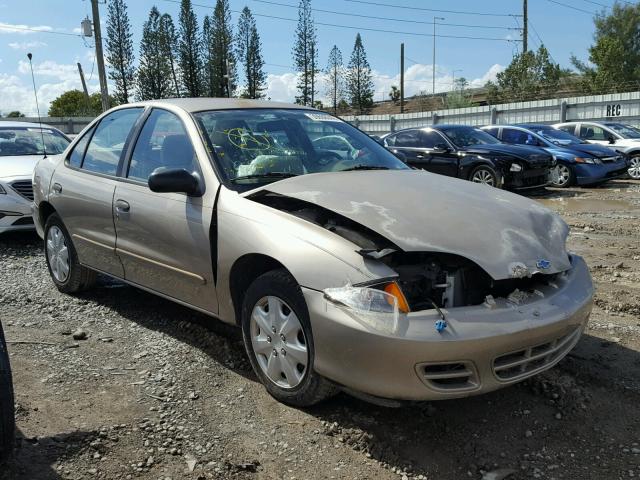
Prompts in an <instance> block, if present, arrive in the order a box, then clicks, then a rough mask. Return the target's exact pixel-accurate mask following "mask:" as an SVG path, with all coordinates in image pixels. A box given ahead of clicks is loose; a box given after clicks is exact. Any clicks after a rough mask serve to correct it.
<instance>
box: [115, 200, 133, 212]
mask: <svg viewBox="0 0 640 480" xmlns="http://www.w3.org/2000/svg"><path fill="white" fill-rule="evenodd" d="M130 209H131V205H129V202H125V201H124V200H116V211H117V212H128V211H129V210H130Z"/></svg>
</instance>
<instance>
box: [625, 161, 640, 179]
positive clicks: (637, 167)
mask: <svg viewBox="0 0 640 480" xmlns="http://www.w3.org/2000/svg"><path fill="white" fill-rule="evenodd" d="M627 173H628V174H629V176H630V177H631V178H633V179H634V180H640V155H633V156H632V157H631V164H630V165H629V170H627Z"/></svg>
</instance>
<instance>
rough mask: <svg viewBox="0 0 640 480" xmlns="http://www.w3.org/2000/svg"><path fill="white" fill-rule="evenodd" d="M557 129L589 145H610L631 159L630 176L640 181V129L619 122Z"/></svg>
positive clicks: (564, 125)
mask: <svg viewBox="0 0 640 480" xmlns="http://www.w3.org/2000/svg"><path fill="white" fill-rule="evenodd" d="M554 127H555V128H557V129H559V130H563V131H565V132H567V133H570V134H572V135H575V136H577V137H579V138H580V139H581V140H584V141H586V142H589V143H599V144H600V145H608V146H610V147H611V148H613V149H614V150H616V151H618V152H620V153H624V154H625V155H628V156H629V157H630V159H629V171H628V173H629V176H630V177H631V178H633V179H635V180H640V129H638V128H636V127H633V126H631V125H626V124H624V123H619V122H566V123H558V124H556V125H554Z"/></svg>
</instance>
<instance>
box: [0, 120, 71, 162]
mask: <svg viewBox="0 0 640 480" xmlns="http://www.w3.org/2000/svg"><path fill="white" fill-rule="evenodd" d="M43 138H44V145H45V149H46V152H47V154H48V155H58V154H60V153H62V152H64V149H65V148H67V145H69V139H68V138H67V137H65V136H64V135H62V134H61V133H60V132H58V131H57V130H54V129H52V128H46V127H43V128H42V133H41V132H40V128H39V127H0V157H13V156H25V155H43V154H44V152H45V149H43V148H42V140H43Z"/></svg>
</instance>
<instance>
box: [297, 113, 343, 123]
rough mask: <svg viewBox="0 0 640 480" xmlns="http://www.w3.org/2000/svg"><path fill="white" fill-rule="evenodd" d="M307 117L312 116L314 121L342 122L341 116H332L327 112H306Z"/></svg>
mask: <svg viewBox="0 0 640 480" xmlns="http://www.w3.org/2000/svg"><path fill="white" fill-rule="evenodd" d="M305 116H307V118H310V119H311V120H313V121H314V122H341V121H342V120H340V119H339V118H336V117H332V116H331V115H327V114H326V113H305Z"/></svg>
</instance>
